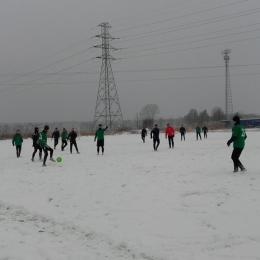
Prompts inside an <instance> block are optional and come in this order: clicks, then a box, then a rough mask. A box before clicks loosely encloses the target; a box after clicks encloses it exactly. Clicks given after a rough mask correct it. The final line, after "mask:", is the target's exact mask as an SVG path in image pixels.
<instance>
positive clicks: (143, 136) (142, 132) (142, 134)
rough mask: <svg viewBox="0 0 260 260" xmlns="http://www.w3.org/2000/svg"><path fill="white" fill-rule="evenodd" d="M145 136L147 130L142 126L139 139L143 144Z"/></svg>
mask: <svg viewBox="0 0 260 260" xmlns="http://www.w3.org/2000/svg"><path fill="white" fill-rule="evenodd" d="M146 136H147V130H146V128H145V126H143V129H142V131H141V138H142V140H143V143H145V137H146Z"/></svg>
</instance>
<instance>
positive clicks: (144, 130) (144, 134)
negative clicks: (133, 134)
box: [141, 128, 147, 136]
mask: <svg viewBox="0 0 260 260" xmlns="http://www.w3.org/2000/svg"><path fill="white" fill-rule="evenodd" d="M146 135H147V130H146V129H145V128H143V129H142V132H141V136H146Z"/></svg>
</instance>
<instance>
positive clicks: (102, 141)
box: [97, 139, 104, 153]
mask: <svg viewBox="0 0 260 260" xmlns="http://www.w3.org/2000/svg"><path fill="white" fill-rule="evenodd" d="M99 147H101V149H102V153H104V139H103V140H98V141H97V153H99Z"/></svg>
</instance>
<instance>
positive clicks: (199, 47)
mask: <svg viewBox="0 0 260 260" xmlns="http://www.w3.org/2000/svg"><path fill="white" fill-rule="evenodd" d="M259 38H260V37H254V38H248V39H242V40H236V41H229V42H223V43H214V44H210V45H204V46H198V47H192V48H186V49H181V50H174V51H165V52H157V53H150V54H144V55H139V56H132V57H124V58H122V59H132V58H141V57H146V56H153V55H158V54H166V53H173V52H178V51H187V50H195V49H201V48H206V47H212V46H217V45H222V44H228V43H236V42H241V41H248V40H256V39H259Z"/></svg>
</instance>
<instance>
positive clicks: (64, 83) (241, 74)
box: [10, 66, 260, 94]
mask: <svg viewBox="0 0 260 260" xmlns="http://www.w3.org/2000/svg"><path fill="white" fill-rule="evenodd" d="M223 67H224V66H222V68H223ZM252 75H260V73H258V72H256V73H239V74H231V75H230V76H231V77H237V76H252ZM219 77H221V78H223V77H224V75H210V76H190V77H177V78H176V77H174V78H147V79H129V80H117V82H120V83H121V82H138V81H141V82H142V81H161V80H175V79H176V80H181V79H203V78H219ZM97 83H98V81H81V82H57V83H53V82H48V83H37V84H23V83H17V84H12V85H17V86H25V85H33V86H43V85H52V84H53V85H71V84H97ZM10 85H11V84H10ZM30 89H31V88H30ZM28 90H29V89H28ZM24 91H27V90H24ZM11 94H13V93H11ZM14 94H15V93H14Z"/></svg>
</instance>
